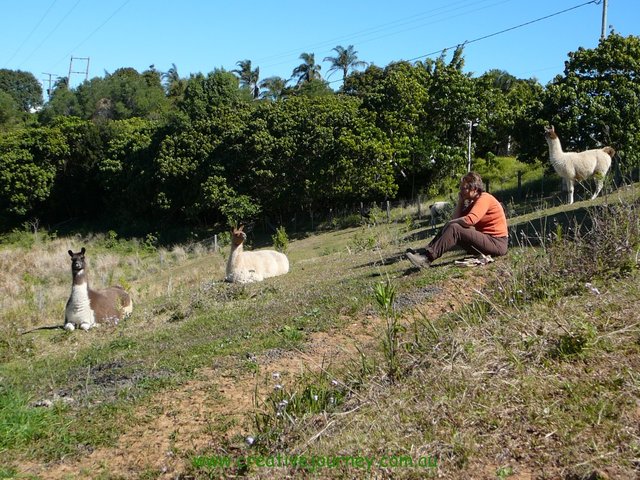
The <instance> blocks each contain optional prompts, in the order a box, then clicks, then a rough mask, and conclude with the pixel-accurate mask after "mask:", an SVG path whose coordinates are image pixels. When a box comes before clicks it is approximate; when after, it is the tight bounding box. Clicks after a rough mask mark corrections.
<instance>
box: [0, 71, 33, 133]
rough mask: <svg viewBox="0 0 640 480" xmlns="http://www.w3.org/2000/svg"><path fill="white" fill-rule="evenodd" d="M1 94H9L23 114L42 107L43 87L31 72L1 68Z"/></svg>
mask: <svg viewBox="0 0 640 480" xmlns="http://www.w3.org/2000/svg"><path fill="white" fill-rule="evenodd" d="M0 92H4V93H7V94H9V95H10V96H11V98H12V99H13V100H14V101H15V103H16V104H17V106H18V108H20V110H21V111H23V112H29V111H30V110H31V109H34V108H37V107H40V106H41V105H42V87H41V86H40V82H38V80H37V79H36V77H34V76H33V74H32V73H30V72H23V71H21V70H7V69H6V68H0ZM0 123H1V122H0Z"/></svg>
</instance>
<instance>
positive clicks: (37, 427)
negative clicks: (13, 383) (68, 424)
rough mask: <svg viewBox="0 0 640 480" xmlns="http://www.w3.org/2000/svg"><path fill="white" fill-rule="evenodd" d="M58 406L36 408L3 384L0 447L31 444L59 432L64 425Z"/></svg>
mask: <svg viewBox="0 0 640 480" xmlns="http://www.w3.org/2000/svg"><path fill="white" fill-rule="evenodd" d="M60 410H61V407H59V406H58V407H55V408H52V409H48V408H42V407H40V408H35V407H32V406H29V405H28V399H27V398H26V397H25V396H24V395H21V394H20V393H18V392H15V391H13V390H11V389H8V388H6V387H3V388H2V389H1V390H0V418H2V420H3V421H2V424H1V425H2V426H1V427H0V450H6V449H8V448H16V447H24V446H25V445H29V444H31V445H33V444H35V443H37V442H38V441H40V440H41V439H43V438H51V437H53V436H55V435H56V433H58V434H59V433H62V431H63V430H65V428H64V424H63V422H62V417H61V416H60V415H58V414H59V413H60Z"/></svg>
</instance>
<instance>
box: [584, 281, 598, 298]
mask: <svg viewBox="0 0 640 480" xmlns="http://www.w3.org/2000/svg"><path fill="white" fill-rule="evenodd" d="M584 286H585V287H586V288H587V289H588V290H589V291H590V292H591V293H593V294H594V295H600V290H598V288H597V287H594V286H593V285H591V283H589V282H587V283H585V284H584Z"/></svg>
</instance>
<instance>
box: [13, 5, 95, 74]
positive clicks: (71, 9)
mask: <svg viewBox="0 0 640 480" xmlns="http://www.w3.org/2000/svg"><path fill="white" fill-rule="evenodd" d="M81 1H82V0H78V1H77V2H76V3H74V4H73V6H72V7H71V8H70V9H69V10H68V11H67V13H66V14H65V15H64V17H62V19H60V21H59V22H58V23H57V24H56V26H55V27H53V30H51V31H50V32H49V33H48V34H47V36H46V37H44V39H43V40H42V41H41V42H40V44H39V45H38V46H37V47H36V48H34V49H33V51H32V52H31V53H30V54H29V55H28V56H27V58H25V59H24V60H23V61H22V63H21V64H20V65H22V64H23V63H24V62H26V61H27V60H29V59H30V58H31V57H32V56H33V54H34V53H36V52H37V51H38V50H39V49H40V47H41V46H42V45H44V42H46V41H47V40H48V39H49V37H50V36H51V35H53V32H55V31H56V30H57V29H58V27H59V26H60V25H61V24H62V22H64V21H65V20H66V19H67V17H68V16H69V15H71V12H73V11H74V10H75V8H76V7H77V6H78V4H79V3H80V2H81Z"/></svg>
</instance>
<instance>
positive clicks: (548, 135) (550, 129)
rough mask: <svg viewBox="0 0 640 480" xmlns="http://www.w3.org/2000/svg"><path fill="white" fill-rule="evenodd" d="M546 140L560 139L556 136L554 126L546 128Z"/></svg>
mask: <svg viewBox="0 0 640 480" xmlns="http://www.w3.org/2000/svg"><path fill="white" fill-rule="evenodd" d="M544 138H547V139H552V140H554V139H556V138H558V135H556V131H555V129H554V128H553V125H551V126H549V127H544Z"/></svg>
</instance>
